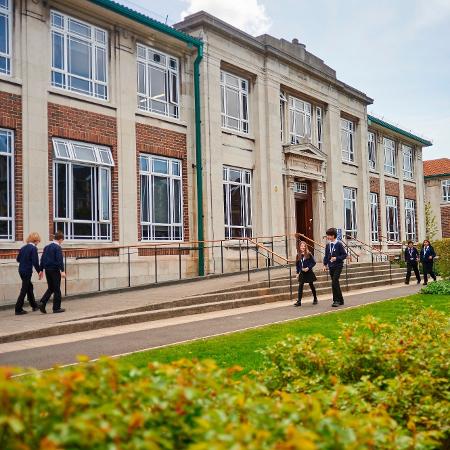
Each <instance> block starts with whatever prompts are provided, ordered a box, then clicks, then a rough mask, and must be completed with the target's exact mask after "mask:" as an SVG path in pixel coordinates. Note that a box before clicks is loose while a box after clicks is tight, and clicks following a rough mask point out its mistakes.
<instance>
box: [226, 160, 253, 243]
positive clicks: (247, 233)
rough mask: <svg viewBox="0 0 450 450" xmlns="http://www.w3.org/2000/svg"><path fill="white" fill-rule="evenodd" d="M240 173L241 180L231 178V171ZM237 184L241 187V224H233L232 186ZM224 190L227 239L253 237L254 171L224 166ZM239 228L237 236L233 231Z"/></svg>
mask: <svg viewBox="0 0 450 450" xmlns="http://www.w3.org/2000/svg"><path fill="white" fill-rule="evenodd" d="M231 171H236V172H239V173H240V180H241V181H240V182H236V181H232V180H231V179H230V176H229V175H230V172H231ZM233 186H235V187H236V186H237V187H238V188H239V189H240V191H241V192H240V193H241V199H243V202H242V204H241V217H242V219H243V222H242V223H241V224H239V225H234V224H233V225H232V224H231V188H232V187H233ZM223 190H224V218H225V239H239V237H252V234H253V231H252V230H253V228H252V172H251V171H250V170H247V169H240V168H237V167H230V166H224V167H223ZM234 230H239V232H238V233H237V236H234V233H233V231H234Z"/></svg>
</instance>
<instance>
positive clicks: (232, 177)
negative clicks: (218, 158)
mask: <svg viewBox="0 0 450 450" xmlns="http://www.w3.org/2000/svg"><path fill="white" fill-rule="evenodd" d="M228 173H229V176H228V179H229V181H232V182H234V183H240V182H241V175H242V172H241V171H240V170H234V169H229V172H228Z"/></svg>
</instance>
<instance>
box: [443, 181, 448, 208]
mask: <svg viewBox="0 0 450 450" xmlns="http://www.w3.org/2000/svg"><path fill="white" fill-rule="evenodd" d="M442 201H443V202H445V203H448V202H450V180H443V181H442Z"/></svg>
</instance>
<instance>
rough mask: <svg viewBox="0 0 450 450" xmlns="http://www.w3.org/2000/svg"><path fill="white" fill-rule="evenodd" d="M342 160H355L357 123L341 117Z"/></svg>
mask: <svg viewBox="0 0 450 450" xmlns="http://www.w3.org/2000/svg"><path fill="white" fill-rule="evenodd" d="M341 150H342V161H344V162H355V123H354V122H352V121H351V120H348V119H344V118H342V117H341Z"/></svg>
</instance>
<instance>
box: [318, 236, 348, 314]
mask: <svg viewBox="0 0 450 450" xmlns="http://www.w3.org/2000/svg"><path fill="white" fill-rule="evenodd" d="M326 235H327V241H328V242H327V245H326V247H325V257H324V258H323V270H324V271H327V270H329V272H330V277H331V288H332V290H333V303H332V305H331V306H332V307H333V308H336V307H338V306H341V305H343V304H344V297H343V296H342V291H341V285H340V283H339V277H340V276H341V272H342V268H343V267H344V261H345V259H346V258H347V252H346V250H345V247H344V244H343V243H342V242H341V241H338V239H337V230H336V228H329V229H328V230H327V231H326Z"/></svg>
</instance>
